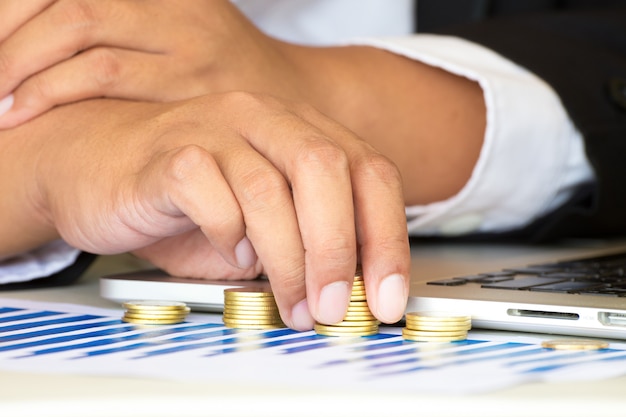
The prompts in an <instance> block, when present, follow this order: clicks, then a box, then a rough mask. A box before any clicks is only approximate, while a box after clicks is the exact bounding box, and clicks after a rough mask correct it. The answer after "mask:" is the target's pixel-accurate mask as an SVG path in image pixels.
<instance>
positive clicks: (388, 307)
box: [303, 112, 411, 323]
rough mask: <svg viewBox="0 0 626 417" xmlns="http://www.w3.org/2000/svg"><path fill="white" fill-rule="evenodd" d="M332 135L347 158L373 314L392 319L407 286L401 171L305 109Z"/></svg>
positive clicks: (396, 317)
mask: <svg viewBox="0 0 626 417" xmlns="http://www.w3.org/2000/svg"><path fill="white" fill-rule="evenodd" d="M303 114H304V117H306V118H307V119H309V120H311V121H312V122H314V123H315V124H316V126H319V127H320V128H321V129H322V130H324V131H326V132H334V133H333V138H334V140H335V141H336V142H337V143H339V144H340V145H341V146H342V148H343V149H345V150H346V153H347V155H348V157H349V160H350V161H351V162H350V172H351V179H352V189H353V196H354V207H355V214H356V230H357V240H358V243H359V246H360V258H361V265H362V269H363V276H364V280H365V283H366V291H367V299H368V304H369V306H370V309H371V310H372V312H373V313H374V315H375V316H376V317H377V318H378V319H379V320H380V321H382V322H384V323H395V322H397V321H398V320H400V319H401V318H402V316H403V314H404V311H405V308H406V304H407V300H408V290H409V276H410V263H411V255H410V247H409V240H408V233H407V226H406V215H405V207H404V198H403V194H402V181H401V178H400V174H399V172H398V170H397V168H396V167H395V165H394V164H392V163H391V162H390V161H389V160H388V159H387V158H385V157H384V156H383V155H381V154H379V153H378V152H376V151H375V150H374V149H372V148H371V147H370V146H369V145H368V144H367V143H365V142H363V141H361V140H358V139H357V138H356V137H355V136H354V135H353V134H352V133H351V132H348V131H347V130H346V129H345V128H343V127H342V126H339V125H338V124H336V123H335V122H333V121H332V120H330V119H328V118H323V117H320V116H319V114H317V113H311V112H303Z"/></svg>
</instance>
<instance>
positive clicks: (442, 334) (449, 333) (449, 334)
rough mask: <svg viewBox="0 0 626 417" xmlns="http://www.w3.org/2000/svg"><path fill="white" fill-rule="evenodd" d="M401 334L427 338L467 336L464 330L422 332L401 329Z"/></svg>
mask: <svg viewBox="0 0 626 417" xmlns="http://www.w3.org/2000/svg"><path fill="white" fill-rule="evenodd" d="M402 334H406V335H409V336H415V337H422V336H424V337H429V336H437V337H457V336H467V331H466V330H455V331H444V332H441V331H424V330H411V329H407V328H404V329H402Z"/></svg>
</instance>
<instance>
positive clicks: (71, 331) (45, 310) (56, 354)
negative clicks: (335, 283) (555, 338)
mask: <svg viewBox="0 0 626 417" xmlns="http://www.w3.org/2000/svg"><path fill="white" fill-rule="evenodd" d="M122 314H123V311H122V310H121V309H120V310H104V309H95V308H91V307H86V306H79V305H71V304H55V303H40V302H28V301H19V300H8V299H1V298H0V369H3V370H11V371H34V372H49V373H60V374H88V375H116V376H129V377H137V376H140V377H155V378H160V379H173V380H186V381H189V380H199V381H211V382H216V383H223V382H234V383H236V382H238V381H239V382H240V381H246V383H258V384H266V385H268V384H271V385H275V386H289V387H301V388H323V389H332V388H338V389H346V387H350V389H354V390H359V391H361V392H363V391H367V390H371V391H375V392H395V393H398V392H408V393H411V392H413V393H456V394H463V393H483V392H489V391H494V390H499V389H503V388H507V387H511V386H514V385H518V384H522V383H527V382H531V381H571V380H581V379H586V380H594V379H601V378H609V377H615V376H619V375H624V374H626V343H623V342H611V344H610V346H609V348H608V349H602V350H598V351H564V350H550V349H544V348H542V347H541V341H542V339H541V338H539V337H537V338H535V337H528V336H515V334H514V333H510V334H509V333H502V334H497V335H493V334H489V333H480V332H477V331H470V334H469V337H468V339H467V340H466V341H462V342H453V343H421V342H410V341H405V340H403V338H402V336H401V328H400V327H381V331H380V334H379V335H377V336H372V337H361V338H338V337H325V336H320V335H317V334H315V332H294V331H292V330H289V329H276V330H269V331H243V330H234V329H229V328H227V327H224V326H223V325H222V323H221V316H220V315H210V314H191V315H190V316H189V317H188V320H187V321H186V322H185V323H182V324H179V325H171V326H144V327H142V326H136V325H132V324H128V323H124V322H122V321H121V317H122Z"/></svg>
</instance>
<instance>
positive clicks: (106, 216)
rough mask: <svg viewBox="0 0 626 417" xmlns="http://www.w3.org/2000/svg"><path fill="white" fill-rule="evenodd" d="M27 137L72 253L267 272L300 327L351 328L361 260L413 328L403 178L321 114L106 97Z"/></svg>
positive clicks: (183, 267)
mask: <svg viewBox="0 0 626 417" xmlns="http://www.w3.org/2000/svg"><path fill="white" fill-rule="evenodd" d="M72 107H76V108H72ZM77 109H80V110H81V112H82V113H80V114H79V119H78V120H77V121H76V122H75V123H67V121H66V118H67V117H72V116H74V115H76V113H75V111H76V110H77ZM102 114H106V115H107V116H106V117H104V118H103V117H102V116H101V115H102ZM53 116H54V117H55V118H56V119H55V120H61V122H60V123H57V124H56V125H55V126H50V120H51V118H52V117H53ZM51 127H52V128H51ZM28 128H29V129H34V130H35V132H33V131H32V130H31V131H30V132H31V134H33V135H34V136H35V137H39V136H41V137H44V140H42V141H41V142H42V144H41V147H40V150H39V152H38V154H37V155H36V158H34V159H35V160H36V161H37V168H36V169H34V170H32V169H30V168H28V167H26V168H25V169H27V168H28V172H30V171H34V172H35V173H36V175H37V178H36V181H34V182H35V183H36V187H34V188H35V190H37V192H33V194H34V195H38V196H39V197H38V198H35V199H34V200H35V201H37V204H35V206H36V207H38V208H39V210H38V211H39V212H43V213H44V218H46V219H49V223H50V227H53V228H55V229H56V230H57V231H58V233H59V234H60V235H61V237H62V238H63V239H64V240H66V241H67V242H68V243H70V244H71V245H73V246H75V247H77V248H80V249H83V250H87V251H90V252H95V253H116V252H123V251H134V252H135V253H137V254H139V255H140V256H142V257H145V258H147V259H149V260H150V261H151V262H153V263H155V264H156V265H157V266H160V267H162V268H164V269H166V270H167V271H169V272H170V273H172V274H176V275H183V276H191V277H198V278H203V277H213V278H214V277H220V278H231V279H240V278H252V277H254V276H256V275H257V274H259V273H260V272H265V273H266V274H267V275H268V277H269V279H270V282H271V284H272V288H273V290H274V293H275V296H276V300H277V303H278V306H279V308H280V311H281V315H282V318H283V320H284V321H285V323H286V324H288V325H289V326H290V327H292V328H294V329H299V330H305V329H310V328H311V327H312V325H313V321H312V320H313V319H315V320H317V321H319V322H322V323H328V324H330V323H335V322H338V321H340V320H341V319H342V318H343V315H344V314H345V312H346V309H347V305H348V301H349V296H350V288H351V282H352V280H353V275H354V271H355V267H356V264H357V261H358V259H357V257H358V258H360V262H361V264H362V267H363V272H364V278H365V280H366V289H367V292H368V300H369V302H370V307H371V309H372V312H373V313H374V314H375V315H376V316H377V317H378V318H379V319H380V320H381V321H383V322H395V321H397V320H399V319H400V318H401V317H402V314H403V311H404V308H405V305H406V301H407V293H408V275H409V262H410V256H409V246H408V239H407V232H406V222H405V216H404V205H403V200H402V190H401V182H400V178H399V174H398V172H397V169H396V168H395V167H394V165H393V164H391V163H390V162H389V161H388V160H387V159H386V158H385V157H383V156H382V155H380V154H379V153H377V152H376V151H374V150H373V149H372V148H371V147H370V146H369V145H367V144H366V143H365V142H363V141H361V140H360V139H358V138H357V137H356V136H355V135H354V134H352V133H351V132H350V131H348V130H347V129H345V128H342V127H341V126H339V125H337V124H336V123H335V122H333V121H332V120H330V119H328V118H326V117H325V116H322V115H321V114H320V113H318V112H316V111H315V110H313V109H312V108H310V107H308V106H303V105H296V104H293V103H288V102H284V101H281V100H277V99H274V98H270V97H266V96H259V95H251V94H248V93H229V94H225V95H214V96H208V97H203V98H199V99H194V100H191V101H186V102H180V103H170V104H154V103H153V104H149V103H148V104H146V103H131V102H111V101H100V100H98V101H93V102H85V103H81V104H80V105H77V106H66V107H59V108H57V109H55V110H54V111H52V112H49V113H48V114H47V115H46V116H44V117H41V118H38V119H36V120H34V121H33V122H31V123H29V124H28ZM37 129H41V132H44V133H45V134H43V135H39V134H37V132H36V131H37ZM18 130H19V129H18ZM9 139H10V138H9ZM16 142H17V141H15V140H12V141H9V143H16ZM68 161H71V163H68ZM257 256H258V258H257ZM385 278H387V279H386V280H385Z"/></svg>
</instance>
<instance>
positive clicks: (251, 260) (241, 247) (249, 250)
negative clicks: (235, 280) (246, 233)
mask: <svg viewBox="0 0 626 417" xmlns="http://www.w3.org/2000/svg"><path fill="white" fill-rule="evenodd" d="M235 258H237V265H238V266H239V268H241V269H247V268H251V267H253V266H254V264H255V263H256V259H257V256H256V252H255V251H254V248H253V247H252V243H250V240H249V239H248V238H247V237H244V238H243V239H241V240H240V241H239V243H237V246H235Z"/></svg>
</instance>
